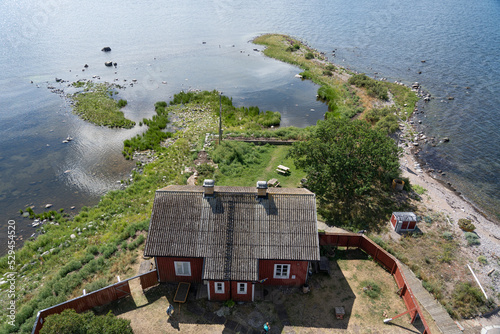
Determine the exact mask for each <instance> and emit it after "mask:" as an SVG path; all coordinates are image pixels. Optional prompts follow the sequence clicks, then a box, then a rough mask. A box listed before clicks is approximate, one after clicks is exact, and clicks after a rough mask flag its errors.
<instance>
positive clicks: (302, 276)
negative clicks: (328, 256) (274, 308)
mask: <svg viewBox="0 0 500 334" xmlns="http://www.w3.org/2000/svg"><path fill="white" fill-rule="evenodd" d="M275 264H289V265H290V275H289V277H290V278H289V279H279V278H276V279H275V278H273V277H274V265H275ZM308 269H309V262H308V261H284V260H259V280H262V279H264V278H267V281H265V282H264V283H263V284H267V285H295V286H300V285H302V284H304V283H305V282H306V279H307V271H308ZM293 275H295V278H292V276H293Z"/></svg>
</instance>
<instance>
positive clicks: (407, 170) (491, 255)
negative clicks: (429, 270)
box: [400, 122, 500, 299]
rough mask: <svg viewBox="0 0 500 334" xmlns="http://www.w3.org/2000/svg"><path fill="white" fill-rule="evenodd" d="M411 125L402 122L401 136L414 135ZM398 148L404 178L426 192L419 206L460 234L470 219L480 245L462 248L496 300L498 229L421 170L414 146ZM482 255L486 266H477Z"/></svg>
mask: <svg viewBox="0 0 500 334" xmlns="http://www.w3.org/2000/svg"><path fill="white" fill-rule="evenodd" d="M413 131H414V130H413V128H412V124H410V122H407V123H404V125H403V128H402V134H403V135H405V134H408V133H409V132H411V133H413ZM400 147H401V148H402V149H403V154H402V155H401V158H400V164H401V170H402V174H403V177H406V178H408V179H409V180H410V183H411V184H412V185H418V186H420V187H422V188H424V189H426V192H425V194H424V195H423V196H421V197H422V201H421V205H422V206H423V207H425V208H426V209H427V210H429V211H434V212H442V213H444V214H445V216H447V217H448V220H449V224H450V225H449V226H450V228H451V229H452V231H453V232H454V233H455V234H457V235H461V234H463V233H464V232H463V231H462V230H461V229H460V228H459V227H458V220H459V219H462V218H464V219H469V220H471V221H472V223H473V224H474V225H475V226H476V230H475V231H474V233H475V234H477V236H478V237H479V240H480V244H479V245H477V246H472V247H468V246H467V243H466V241H465V240H464V239H463V238H462V239H463V240H462V241H461V246H462V248H463V249H465V253H466V254H467V255H468V256H469V258H470V260H471V267H472V268H473V270H474V272H475V273H476V275H477V276H478V278H479V281H480V282H481V284H482V285H483V287H484V288H485V289H486V290H487V293H488V290H489V297H490V296H491V297H494V298H495V299H496V298H498V295H497V294H498V291H500V226H499V225H497V224H496V223H495V222H494V221H493V220H491V219H489V218H488V217H487V216H486V215H484V214H483V213H482V212H480V211H479V209H477V208H476V207H474V205H472V204H471V203H469V202H468V201H467V200H466V199H465V198H463V197H462V196H461V195H460V193H458V192H457V191H456V190H455V189H453V188H452V187H451V186H450V185H447V184H444V183H443V182H441V181H439V180H437V179H435V178H433V177H432V176H431V175H432V172H433V171H432V170H426V169H425V168H422V165H421V162H419V161H418V159H417V157H416V155H415V151H416V150H415V146H414V145H412V144H411V143H410V144H409V143H407V142H402V143H400ZM479 256H484V257H486V259H487V263H488V264H487V265H479V264H478V261H477V258H478V257H479Z"/></svg>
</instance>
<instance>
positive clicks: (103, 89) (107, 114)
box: [69, 81, 135, 129]
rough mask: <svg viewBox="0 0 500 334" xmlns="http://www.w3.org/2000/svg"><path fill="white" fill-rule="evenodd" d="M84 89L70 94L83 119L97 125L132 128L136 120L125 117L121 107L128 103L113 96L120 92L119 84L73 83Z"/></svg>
mask: <svg viewBox="0 0 500 334" xmlns="http://www.w3.org/2000/svg"><path fill="white" fill-rule="evenodd" d="M73 86H74V87H76V88H83V90H81V91H79V92H77V93H75V94H72V95H70V96H69V98H71V99H72V100H73V102H74V104H73V110H74V112H75V114H77V115H78V116H80V117H81V118H82V119H84V120H86V121H89V122H91V123H93V124H96V125H102V126H107V127H110V128H126V129H130V128H132V127H134V126H135V122H133V121H131V120H129V119H127V118H125V116H124V115H123V112H122V111H120V108H122V107H124V106H126V105H127V101H126V100H119V101H115V100H114V99H113V98H112V96H113V95H115V94H118V92H117V91H116V89H117V88H119V86H116V85H114V84H109V83H94V82H92V81H87V82H86V83H83V82H81V81H79V82H76V83H74V84H73Z"/></svg>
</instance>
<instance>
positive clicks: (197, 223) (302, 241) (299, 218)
mask: <svg viewBox="0 0 500 334" xmlns="http://www.w3.org/2000/svg"><path fill="white" fill-rule="evenodd" d="M267 191H268V196H267V198H257V189H256V188H251V187H217V186H216V187H215V195H214V197H212V198H210V197H208V198H205V197H204V195H203V193H204V191H203V187H200V186H169V187H166V188H163V189H160V190H158V191H157V192H156V197H155V201H154V205H153V213H152V217H151V223H150V227H149V233H148V238H147V240H146V247H145V250H144V255H146V256H178V257H198V258H204V259H205V260H204V269H203V277H202V278H203V279H220V280H248V281H256V280H258V260H259V259H275V260H309V261H311V260H316V261H317V260H319V242H318V229H317V224H316V200H315V195H314V194H313V193H311V192H310V191H309V190H307V189H295V188H290V189H287V188H270V189H268V190H267Z"/></svg>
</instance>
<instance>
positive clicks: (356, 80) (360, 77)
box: [347, 73, 389, 101]
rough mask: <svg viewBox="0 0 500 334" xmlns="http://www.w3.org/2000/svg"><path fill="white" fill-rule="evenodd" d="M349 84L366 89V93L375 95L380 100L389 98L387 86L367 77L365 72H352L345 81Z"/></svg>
mask: <svg viewBox="0 0 500 334" xmlns="http://www.w3.org/2000/svg"><path fill="white" fill-rule="evenodd" d="M347 82H348V83H349V84H350V85H354V86H356V87H363V88H365V89H366V92H367V93H368V95H370V96H373V97H377V98H379V99H381V100H384V101H387V100H388V99H389V94H388V90H387V87H386V86H385V85H383V84H382V83H381V82H379V81H377V80H374V79H372V78H370V77H368V76H367V75H366V74H364V73H362V74H354V75H353V76H352V77H350V78H349V80H348V81H347Z"/></svg>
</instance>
